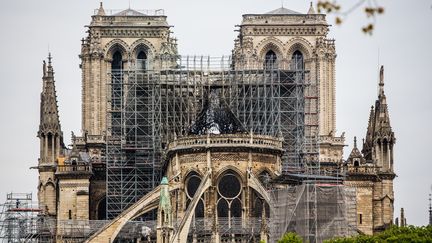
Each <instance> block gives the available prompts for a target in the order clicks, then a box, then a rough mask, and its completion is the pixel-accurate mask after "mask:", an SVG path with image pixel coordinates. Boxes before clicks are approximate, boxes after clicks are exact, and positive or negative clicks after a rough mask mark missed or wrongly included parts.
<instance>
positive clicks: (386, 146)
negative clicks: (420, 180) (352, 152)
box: [362, 66, 395, 172]
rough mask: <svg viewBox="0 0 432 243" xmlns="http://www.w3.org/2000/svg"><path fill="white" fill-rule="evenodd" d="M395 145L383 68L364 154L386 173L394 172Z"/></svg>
mask: <svg viewBox="0 0 432 243" xmlns="http://www.w3.org/2000/svg"><path fill="white" fill-rule="evenodd" d="M394 143H395V137H394V133H393V131H392V128H391V126H390V115H389V112H388V107H387V98H386V96H385V93H384V66H381V69H380V74H379V84H378V99H377V100H376V101H375V107H373V106H372V107H371V111H370V114H369V123H368V128H367V133H366V139H365V142H364V144H363V149H362V152H363V154H364V156H365V159H366V160H367V161H369V162H373V163H376V164H377V165H378V167H381V168H382V171H384V172H392V171H393V144H394Z"/></svg>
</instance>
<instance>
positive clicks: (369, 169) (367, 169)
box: [345, 166, 377, 174]
mask: <svg viewBox="0 0 432 243" xmlns="http://www.w3.org/2000/svg"><path fill="white" fill-rule="evenodd" d="M345 170H346V172H348V173H359V174H375V173H376V172H377V168H376V167H364V166H361V167H360V166H359V167H355V166H350V167H347V168H346V169H345Z"/></svg>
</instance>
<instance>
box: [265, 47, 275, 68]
mask: <svg viewBox="0 0 432 243" xmlns="http://www.w3.org/2000/svg"><path fill="white" fill-rule="evenodd" d="M276 61H277V55H276V53H275V52H274V51H273V50H269V51H267V53H266V54H265V57H264V65H265V68H266V69H274V68H276V64H277V62H276Z"/></svg>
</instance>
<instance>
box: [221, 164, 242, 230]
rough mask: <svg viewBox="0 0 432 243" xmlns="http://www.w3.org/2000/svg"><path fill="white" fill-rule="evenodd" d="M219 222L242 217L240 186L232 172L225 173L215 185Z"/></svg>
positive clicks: (238, 180)
mask: <svg viewBox="0 0 432 243" xmlns="http://www.w3.org/2000/svg"><path fill="white" fill-rule="evenodd" d="M217 192H218V201H217V214H218V217H219V220H227V221H232V220H234V218H241V216H242V201H241V199H242V197H241V194H242V185H241V182H240V179H239V178H238V176H237V175H236V174H235V173H234V172H231V171H229V172H226V173H225V174H224V175H223V176H222V178H221V179H220V180H219V182H218V184H217Z"/></svg>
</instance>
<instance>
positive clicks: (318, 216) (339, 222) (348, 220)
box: [270, 180, 357, 242]
mask: <svg viewBox="0 0 432 243" xmlns="http://www.w3.org/2000/svg"><path fill="white" fill-rule="evenodd" d="M270 194H271V199H272V200H271V203H270V209H271V210H270V237H271V238H270V242H276V241H277V239H280V238H281V237H282V236H283V234H284V233H285V232H296V233H297V234H298V235H300V236H301V237H302V238H303V241H304V242H323V241H324V240H326V239H330V238H334V237H345V236H351V235H355V234H356V233H357V222H356V215H357V212H356V191H355V188H352V187H345V186H344V185H342V184H338V183H334V182H325V181H316V180H311V181H306V182H304V183H303V184H302V185H297V186H290V187H287V188H284V189H276V190H272V191H271V192H270Z"/></svg>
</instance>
